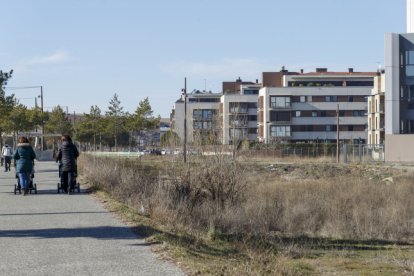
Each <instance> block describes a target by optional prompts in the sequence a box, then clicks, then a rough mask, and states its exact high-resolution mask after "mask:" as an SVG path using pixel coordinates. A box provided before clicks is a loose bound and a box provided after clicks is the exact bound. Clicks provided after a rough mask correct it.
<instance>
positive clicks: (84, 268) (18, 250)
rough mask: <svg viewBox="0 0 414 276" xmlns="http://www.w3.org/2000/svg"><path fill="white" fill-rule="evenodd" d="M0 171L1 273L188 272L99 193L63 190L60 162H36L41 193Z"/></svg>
mask: <svg viewBox="0 0 414 276" xmlns="http://www.w3.org/2000/svg"><path fill="white" fill-rule="evenodd" d="M0 170H1V171H0V275H42V276H44V275H71V276H73V275H183V272H182V271H181V270H180V269H178V268H177V267H175V266H174V265H173V264H171V263H168V262H164V261H162V260H160V259H157V256H156V255H155V254H154V253H152V252H151V249H150V246H149V245H148V244H147V243H146V242H145V240H143V239H139V238H137V237H136V235H134V233H133V232H132V231H131V230H130V229H129V228H128V227H127V226H125V225H124V224H123V223H122V222H120V221H119V220H117V219H116V218H114V217H113V216H112V215H111V214H110V213H108V212H107V211H106V210H105V209H104V208H103V207H102V206H101V205H100V204H99V203H98V202H97V201H96V200H95V199H94V198H93V197H91V196H89V195H87V194H84V193H82V192H81V193H80V194H73V195H66V194H57V193H56V191H57V188H56V187H57V186H56V184H57V182H58V173H57V164H56V163H54V162H37V163H36V174H35V179H34V180H35V183H37V188H38V194H36V195H35V194H31V195H27V196H22V195H14V193H13V190H14V184H15V183H16V179H15V178H14V168H12V171H11V172H7V173H6V172H4V171H3V167H0Z"/></svg>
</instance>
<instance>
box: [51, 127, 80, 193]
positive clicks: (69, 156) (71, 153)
mask: <svg viewBox="0 0 414 276" xmlns="http://www.w3.org/2000/svg"><path fill="white" fill-rule="evenodd" d="M61 141H62V146H61V148H60V149H59V152H58V154H57V159H56V161H59V162H60V163H61V165H62V171H61V172H62V174H61V177H63V183H62V186H63V187H62V189H63V191H65V193H68V194H70V193H71V191H73V190H74V188H75V187H74V181H75V173H77V171H76V170H77V168H76V159H77V158H78V156H79V151H78V149H77V148H76V146H75V144H73V142H72V139H71V138H70V136H69V135H66V134H65V135H62V137H61Z"/></svg>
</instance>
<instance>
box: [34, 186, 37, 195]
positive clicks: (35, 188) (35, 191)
mask: <svg viewBox="0 0 414 276" xmlns="http://www.w3.org/2000/svg"><path fill="white" fill-rule="evenodd" d="M34 193H35V194H37V185H36V184H34Z"/></svg>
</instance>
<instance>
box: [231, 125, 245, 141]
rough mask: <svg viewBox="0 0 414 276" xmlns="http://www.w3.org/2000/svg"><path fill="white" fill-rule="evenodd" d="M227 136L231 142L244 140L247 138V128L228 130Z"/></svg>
mask: <svg viewBox="0 0 414 276" xmlns="http://www.w3.org/2000/svg"><path fill="white" fill-rule="evenodd" d="M229 135H230V139H231V140H244V139H245V138H246V137H247V128H230V129H229Z"/></svg>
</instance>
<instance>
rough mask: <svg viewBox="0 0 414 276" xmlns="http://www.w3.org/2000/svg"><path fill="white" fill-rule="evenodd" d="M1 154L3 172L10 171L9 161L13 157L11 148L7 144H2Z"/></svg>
mask: <svg viewBox="0 0 414 276" xmlns="http://www.w3.org/2000/svg"><path fill="white" fill-rule="evenodd" d="M1 154H2V155H3V158H4V171H5V172H7V171H10V165H11V159H12V156H13V150H12V148H11V147H10V146H9V145H8V144H7V143H6V144H4V146H3V149H2V150H1Z"/></svg>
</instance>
